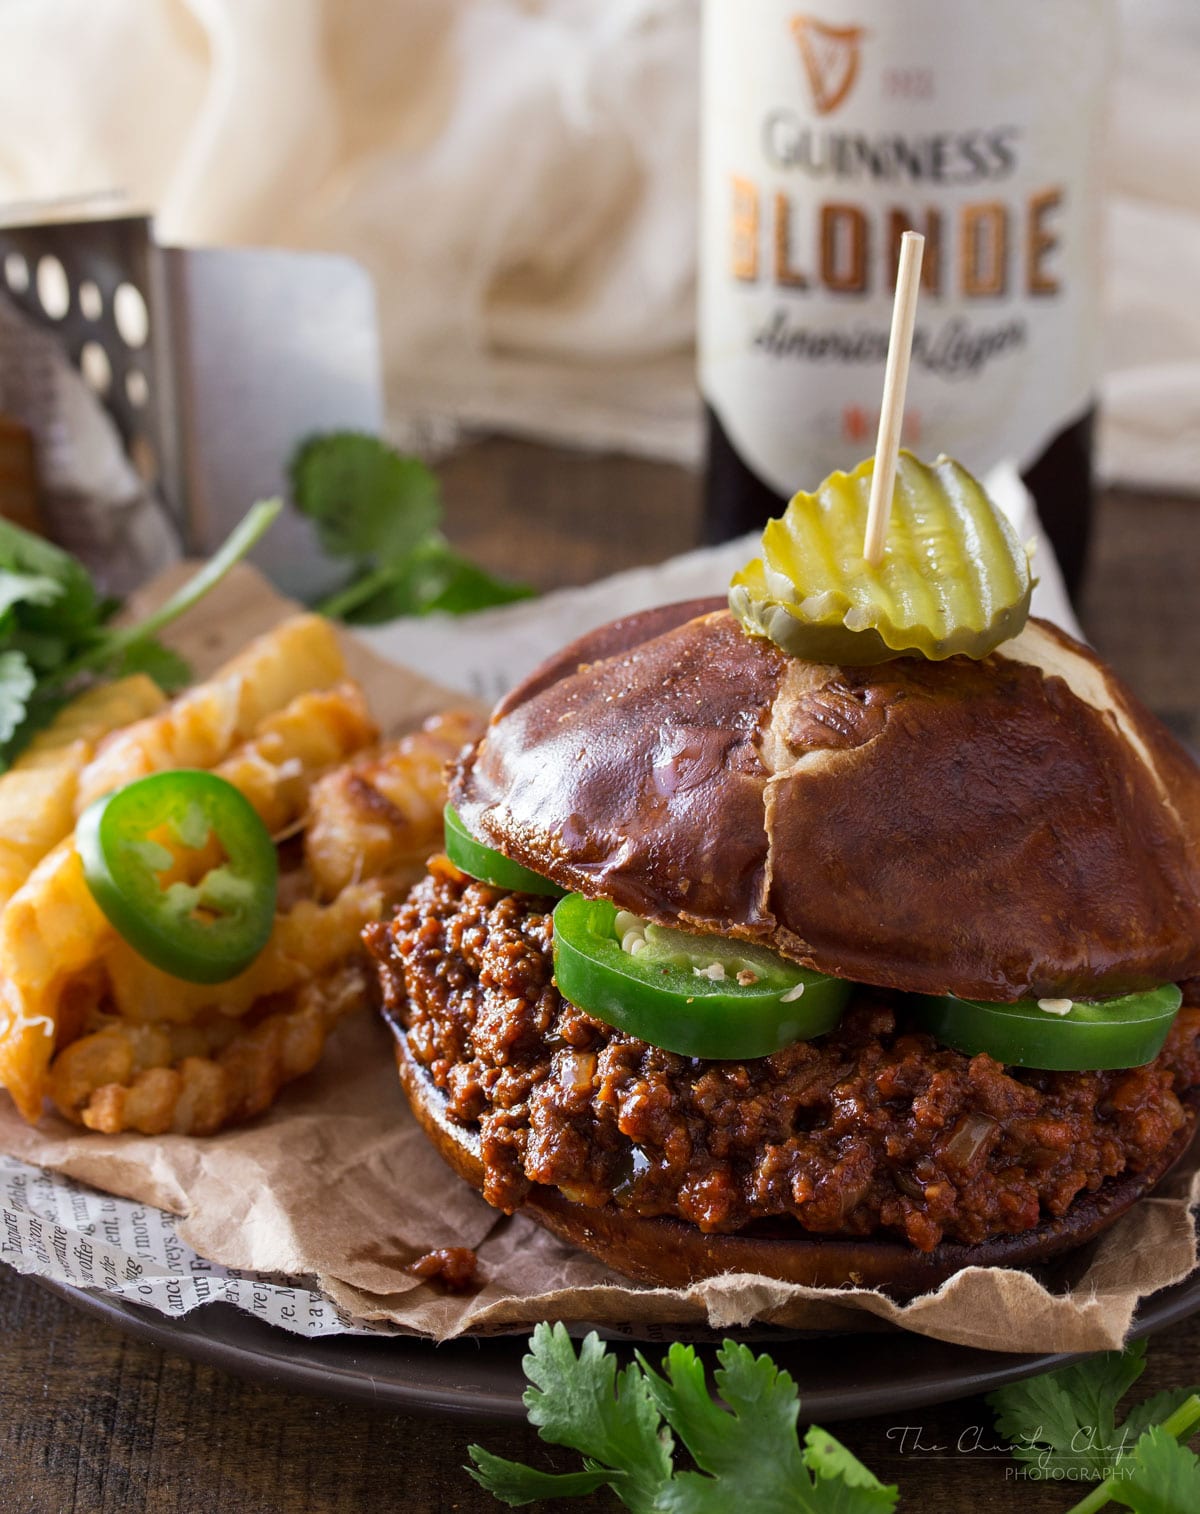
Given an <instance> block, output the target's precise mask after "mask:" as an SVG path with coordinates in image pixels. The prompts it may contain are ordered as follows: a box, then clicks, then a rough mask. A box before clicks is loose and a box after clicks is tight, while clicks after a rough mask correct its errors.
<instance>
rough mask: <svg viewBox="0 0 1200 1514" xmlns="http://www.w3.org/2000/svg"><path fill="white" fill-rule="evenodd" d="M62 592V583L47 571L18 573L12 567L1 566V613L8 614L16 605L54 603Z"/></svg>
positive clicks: (60, 596)
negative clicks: (46, 572)
mask: <svg viewBox="0 0 1200 1514" xmlns="http://www.w3.org/2000/svg"><path fill="white" fill-rule="evenodd" d="M62 594H63V586H62V584H61V583H59V581H58V580H57V579H56V578H50V577H48V575H46V574H45V573H17V572H14V571H13V569H11V568H0V615H6V614H7V613H8V611H9V610H11V609H12V608H13V606H14V605H19V604H27V605H49V604H53V603H54V601H55V600H56V599H61V598H62Z"/></svg>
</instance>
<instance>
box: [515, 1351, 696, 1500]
mask: <svg viewBox="0 0 1200 1514" xmlns="http://www.w3.org/2000/svg"><path fill="white" fill-rule="evenodd" d="M522 1366H523V1367H524V1369H525V1376H526V1377H527V1378H528V1379H529V1381H530V1384H531V1386H530V1387H529V1388H527V1389H526V1392H525V1408H526V1410H527V1411H528V1414H529V1422H530V1424H531V1425H535V1426H536V1427H537V1430H538V1434H539V1435H540V1436H541V1437H542V1439H543V1440H547V1441H549V1442H550V1443H551V1445H556V1446H569V1447H570V1448H571V1449H572V1450H574V1451H580V1452H582V1453H583V1454H584V1455H585V1456H586V1457H588V1459H589V1461H590V1462H592V1463H593V1464H601V1465H603V1466H606V1467H612V1468H615V1469H616V1470H618V1471H620V1472H622V1473H624V1474H625V1475H624V1477H623V1478H622V1479H621V1480H620V1483H619V1488H618V1496H619V1497H620V1499H621V1501H622V1503H624V1504H625V1505H626V1507H627V1508H629V1509H633V1510H636V1511H642V1510H647V1511H648V1510H652V1509H654V1508H655V1507H657V1505H656V1503H655V1499H656V1497H657V1495H658V1494H659V1492H660V1491H661V1490H662V1488H663V1486H664V1485H665V1484H666V1482H667V1481H668V1480H669V1479H670V1476H671V1452H672V1449H673V1442H672V1440H671V1436H670V1434H669V1433H668V1432H667V1431H665V1430H663V1429H661V1427H660V1425H659V1416H658V1412H657V1410H656V1409H655V1407H654V1400H653V1399H652V1398H651V1396H650V1390H649V1388H648V1386H647V1383H646V1378H645V1376H644V1374H643V1373H642V1371H641V1370H640V1369H639V1368H638V1367H636V1366H630V1367H626V1368H625V1369H624V1370H623V1371H618V1370H617V1359H616V1357H615V1356H613V1355H611V1354H610V1352H609V1351H608V1350H607V1348H606V1347H605V1346H604V1345H602V1344H601V1341H600V1337H599V1336H598V1335H597V1334H596V1333H595V1331H592V1333H591V1334H590V1335H586V1336H585V1337H584V1338H583V1340H582V1341H581V1342H580V1346H579V1355H578V1356H576V1355H575V1348H574V1346H573V1345H572V1343H571V1337H570V1336H569V1335H568V1334H567V1329H566V1326H565V1325H562V1324H558V1325H555V1326H554V1327H553V1328H551V1326H549V1325H546V1324H541V1325H538V1326H537V1328H536V1329H535V1330H534V1332H533V1338H532V1340H531V1342H530V1352H529V1355H528V1356H527V1357H526V1358H525V1360H524V1361H523V1363H522Z"/></svg>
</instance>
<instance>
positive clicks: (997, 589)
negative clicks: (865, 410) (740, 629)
mask: <svg viewBox="0 0 1200 1514" xmlns="http://www.w3.org/2000/svg"><path fill="white" fill-rule="evenodd" d="M874 468H875V460H874V459H873V458H868V459H867V460H866V461H865V462H861V463H859V465H858V467H857V468H855V469H854V471H853V473H833V474H831V475H830V476H829V477H828V478H827V479H826V480H825V482H824V483H823V484H822V485H821V486H820V488H819V489H818V490H817V492H816V493H815V494H803V493H801V494H797V495H796V496H795V497H794V498H793V499H792V501H791V503H790V504H789V505H788V507H787V509H786V510H785V511H784V512H783V515H782V516H781V517H780V518H779V519H778V520H772V521H769V522H768V524H767V527H766V530H765V531H764V532H763V547H762V556H761V557H756V558H754V560H753V561H752V562H749V563H747V564H746V566H745V567H744V568H743V569H742V570H741V571H740V572H739V573H736V574H735V575H734V578H733V581H732V583H731V584H730V588H729V607H730V609H731V610H732V611H733V613H734V614H735V615H736V616H737V618H738V619H739V620H740V621H741V623H742V625H743V626H744V627H745V629H746V630H747V631H749V632H750V633H751V634H752V635H757V636H768V637H770V639H771V640H772V641H774V642H776V643H777V644H778V645H779V646H780V647H782V648H783V650H784V651H785V652H789V653H791V654H792V656H794V657H802V658H804V659H805V660H807V661H809V662H828V663H842V664H846V665H861V664H866V663H875V662H888V661H890V660H891V659H892V658H893V657H905V656H911V655H914V654H915V655H917V656H921V657H927V658H930V659H931V660H934V661H938V660H940V659H942V658H944V657H954V656H955V655H957V654H960V653H961V654H962V655H964V656H967V657H975V658H980V657H986V656H987V654H988V653H989V652H990V651H992V650H993V648H995V647H997V646H999V644H1000V643H1001V642H1002V641H1007V640H1008V639H1009V637H1011V636H1015V635H1016V634H1017V632H1018V631H1020V629H1021V627H1022V626H1023V625H1024V624H1025V621H1026V619H1027V618H1028V616H1029V601H1030V597H1031V595H1032V593H1033V579H1032V577H1031V575H1030V572H1029V558H1028V554H1027V553H1026V551H1025V548H1024V547H1023V546H1022V545H1021V543H1020V541H1019V540H1018V538H1017V534H1016V532H1015V531H1014V530H1013V528H1012V526H1011V525H1010V524H1009V522H1008V520H1007V519H1006V518H1005V517H1004V516H1003V515H1002V514H1001V513H1000V512H999V510H997V509H996V507H995V506H994V505H993V504H992V502H991V501H990V500H989V499H988V497H987V495H986V494H985V493H984V492H983V489H982V488H981V487H980V486H979V484H978V483H977V482H976V481H975V479H973V478H972V477H971V475H970V474H969V473H968V472H967V471H966V469H965V468H962V467H960V466H959V464H958V463H956V462H954V460H953V459H952V458H948V457H939V458H938V460H937V461H936V462H935V463H934V464H933V466H932V467H929V466H928V465H926V464H925V463H923V462H921V461H920V460H919V459H918V458H916V457H914V456H913V455H912V453H911V452H901V454H900V461H899V465H898V467H897V469H896V484H895V492H894V495H893V498H892V513H891V518H890V520H889V522H888V531H887V540H886V542H885V544H884V552H883V560H882V561H881V562H880V564H879V565H878V567H872V566H871V565H870V564H869V563H868V562H867V561H866V559H865V558H864V557H863V535H864V533H865V531H866V525H867V504H868V501H869V499H870V494H871V475H872V473H873V472H874Z"/></svg>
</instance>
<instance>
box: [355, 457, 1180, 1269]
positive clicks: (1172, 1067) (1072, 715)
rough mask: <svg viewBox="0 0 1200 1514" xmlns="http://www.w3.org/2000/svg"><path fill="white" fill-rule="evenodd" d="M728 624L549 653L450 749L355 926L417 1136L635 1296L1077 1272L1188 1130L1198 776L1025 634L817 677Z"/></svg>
mask: <svg viewBox="0 0 1200 1514" xmlns="http://www.w3.org/2000/svg"><path fill="white" fill-rule="evenodd" d="M839 477H843V478H844V477H845V476H839ZM851 478H852V479H853V476H851ZM833 482H836V479H835V480H834V481H833ZM909 482H911V483H912V484H913V487H914V488H925V487H926V481H924V480H922V479H917V478H916V475H915V474H914V475H913V478H912V479H910V480H909ZM805 498H808V499H813V498H815V496H807V497H805ZM978 508H982V507H981V506H978V505H973V506H972V509H978ZM904 520H905V517H903V516H902V518H901V521H900V526H901V528H903V527H904ZM772 571H773V570H772V569H771V566H770V563H768V564H767V567H766V572H765V573H763V572H762V571H759V572H758V573H757V577H756V576H755V575H754V574H751V575H750V581H751V582H752V583H754V584H757V585H759V586H761V585H762V584H767V585H768V586H770V585H771V584H772V583H774V582H775V580H774V579H773V578H772V576H771V574H772ZM736 582H737V581H736V580H735V585H736ZM753 592H755V593H759V589H758V588H755V589H754V591H753ZM1014 593H1015V594H1016V595H1017V596H1018V597H1019V596H1020V595H1021V594H1027V590H1026V589H1025V588H1023V587H1022V586H1021V585H1020V584H1017V585H1016V588H1015V590H1014ZM809 602H815V601H814V596H813V595H811V594H810V595H806V596H805V595H801V596H799V597H798V598H797V599H796V600H795V604H796V605H800V606H801V608H803V604H804V603H809ZM829 603H830V601H829V600H828V599H827V598H826V599H821V600H820V603H819V605H818V610H819V611H820V612H821V613H823V614H824V613H825V612H826V611H827V610H828V606H829ZM734 604H735V608H738V609H739V614H737V615H735V614H734V613H732V612H731V610H730V608H728V607H727V606H726V604H725V603H724V602H723V601H720V600H711V601H693V602H689V603H687V604H681V605H673V606H667V607H664V608H662V609H658V610H654V611H650V612H647V613H645V614H641V615H635V616H632V617H629V618H627V619H625V620H621V621H617V622H614V623H613V624H611V625H608V626H606V627H604V628H602V629H600V630H598V631H596V632H593V633H592V634H590V635H588V636H585V637H584V638H582V639H581V640H579V641H577V642H576V643H574V644H573V645H572V646H570V647H568V648H566V649H565V650H564V651H563V652H561V653H559V654H557V655H556V656H554V657H552V658H551V659H550V660H549V661H548V662H547V663H545V664H544V665H543V666H542V667H541V668H540V669H539V670H538V671H537V672H535V673H534V674H533V675H532V676H531V677H529V678H528V679H527V680H526V681H525V682H524V683H523V684H522V685H521V686H520V687H518V688H517V689H515V690H514V691H513V692H512V693H511V694H509V695H508V696H507V698H506V699H505V700H504V701H503V702H502V703H501V705H500V706H499V707H498V708H497V710H496V711H495V713H494V715H493V717H492V720H491V722H490V724H489V726H488V728H487V730H486V732H485V734H484V735H483V736H482V738H481V739H480V740H479V741H478V742H477V743H475V744H474V746H472V747H470V748H469V749H468V750H467V751H466V752H465V753H464V754H463V756H462V757H460V759H459V760H458V762H457V764H456V766H455V768H454V770H453V772H452V776H451V782H450V807H449V809H448V811H447V848H446V850H447V853H448V855H438V856H435V857H434V858H433V859H432V861H431V862H430V864H429V868H428V872H427V875H426V877H425V878H424V879H423V880H422V881H421V882H420V883H419V884H418V885H417V886H416V887H415V889H414V890H413V891H412V893H411V894H410V895H409V897H408V899H407V900H406V902H405V903H404V904H403V905H402V906H400V908H399V909H398V911H397V913H396V914H395V917H394V918H393V919H392V920H391V921H389V922H387V923H379V924H376V925H373V926H371V927H370V928H369V929H368V932H367V938H368V943H369V945H370V948H371V950H372V952H373V953H374V955H375V957H376V959H377V961H378V964H379V971H380V978H381V982H382V986H383V993H384V999H385V1013H386V1014H387V1016H388V1018H389V1020H390V1022H391V1025H392V1027H393V1029H394V1031H395V1041H396V1051H397V1059H398V1063H399V1068H400V1074H401V1079H402V1082H403V1084H404V1087H405V1089H406V1091H407V1094H408V1097H409V1099H410V1102H411V1103H412V1106H413V1108H414V1110H415V1111H416V1114H417V1116H418V1118H419V1119H420V1120H421V1121H422V1123H423V1125H424V1126H425V1128H426V1130H427V1131H428V1133H429V1134H430V1136H431V1137H432V1139H433V1140H434V1141H435V1143H436V1144H437V1146H438V1148H439V1149H440V1150H441V1152H442V1153H443V1155H444V1156H445V1157H446V1158H447V1159H448V1160H449V1162H450V1163H451V1165H452V1166H453V1167H454V1168H455V1169H456V1170H457V1171H458V1172H459V1173H460V1174H461V1175H462V1176H463V1177H464V1178H466V1179H467V1180H468V1181H469V1182H471V1183H473V1184H475V1185H476V1186H477V1187H478V1188H480V1190H481V1191H482V1193H483V1195H484V1197H485V1198H486V1199H487V1200H488V1201H489V1202H490V1203H492V1204H494V1205H496V1206H497V1207H499V1208H501V1209H503V1210H505V1211H508V1212H512V1211H515V1210H518V1209H520V1210H523V1211H525V1212H527V1213H529V1214H530V1215H532V1216H533V1217H534V1218H535V1219H537V1220H539V1221H540V1222H541V1223H543V1224H544V1225H546V1226H548V1227H549V1228H550V1229H551V1230H552V1231H554V1232H555V1233H556V1234H557V1235H559V1236H561V1237H563V1238H565V1239H567V1240H569V1241H572V1242H574V1243H576V1244H578V1245H580V1246H582V1247H585V1248H586V1249H588V1250H590V1251H592V1252H593V1253H594V1254H596V1255H597V1256H599V1257H601V1258H602V1259H603V1260H605V1261H607V1262H608V1263H610V1264H611V1265H612V1266H613V1267H614V1268H615V1269H616V1270H618V1271H620V1272H623V1273H626V1274H628V1275H630V1276H633V1277H636V1278H640V1279H644V1280H647V1281H650V1282H655V1283H660V1284H670V1285H680V1284H685V1283H687V1282H689V1281H692V1280H695V1279H697V1278H700V1277H705V1276H710V1275H712V1274H715V1273H719V1272H725V1271H737V1272H758V1273H763V1274H766V1275H769V1276H773V1277H779V1278H784V1279H788V1280H791V1281H796V1282H802V1283H809V1284H813V1283H815V1284H830V1285H837V1284H844V1283H850V1282H854V1283H865V1284H868V1285H879V1286H885V1287H889V1288H892V1289H894V1290H896V1291H898V1292H901V1293H904V1292H907V1293H913V1292H917V1291H920V1290H922V1289H924V1288H926V1287H928V1286H931V1285H934V1284H936V1283H937V1282H938V1281H940V1280H941V1279H942V1278H944V1277H945V1276H947V1275H948V1274H949V1273H950V1272H952V1271H954V1270H956V1269H957V1268H960V1267H962V1266H964V1265H968V1264H972V1263H980V1264H988V1263H1012V1264H1025V1263H1030V1262H1035V1261H1038V1260H1041V1259H1044V1258H1047V1257H1050V1256H1052V1255H1054V1254H1056V1253H1058V1252H1061V1251H1063V1250H1065V1249H1067V1248H1069V1247H1072V1246H1075V1245H1078V1244H1081V1243H1082V1242H1083V1241H1085V1240H1087V1239H1088V1238H1089V1237H1091V1236H1093V1235H1094V1234H1096V1233H1097V1232H1098V1231H1099V1230H1100V1229H1102V1228H1103V1227H1104V1226H1105V1225H1107V1224H1109V1223H1110V1222H1111V1221H1112V1220H1113V1219H1114V1218H1116V1216H1117V1215H1119V1214H1120V1213H1121V1212H1122V1211H1123V1210H1124V1209H1125V1208H1127V1207H1128V1206H1129V1205H1130V1204H1131V1203H1133V1202H1134V1201H1135V1200H1136V1199H1137V1198H1138V1197H1140V1196H1141V1195H1143V1194H1144V1193H1146V1192H1147V1191H1148V1190H1149V1189H1150V1188H1152V1187H1153V1185H1154V1184H1155V1182H1156V1181H1157V1180H1158V1179H1159V1178H1160V1177H1161V1176H1162V1174H1163V1173H1164V1172H1165V1171H1166V1170H1167V1168H1169V1167H1170V1166H1171V1164H1172V1163H1173V1162H1175V1161H1176V1160H1177V1159H1178V1158H1179V1156H1180V1155H1181V1153H1182V1152H1183V1151H1184V1149H1185V1148H1186V1146H1187V1144H1188V1142H1189V1140H1190V1138H1191V1135H1192V1132H1193V1127H1194V1124H1195V1113H1194V1108H1193V1097H1194V1094H1195V1091H1196V1090H1197V1088H1200V994H1196V993H1195V992H1194V991H1193V990H1194V989H1195V987H1196V985H1195V984H1193V985H1192V986H1191V989H1189V984H1188V980H1189V979H1193V978H1195V977H1196V976H1197V975H1200V772H1198V771H1197V769H1196V767H1195V765H1194V764H1193V763H1192V762H1191V760H1190V759H1189V757H1188V756H1187V754H1186V753H1185V752H1184V751H1183V750H1182V749H1181V748H1180V747H1179V746H1178V744H1177V743H1176V742H1175V741H1174V739H1173V738H1172V737H1171V735H1170V734H1169V733H1168V732H1167V731H1166V729H1165V728H1164V727H1163V726H1162V725H1160V724H1159V722H1158V721H1157V720H1155V719H1154V718H1153V717H1152V716H1151V715H1150V714H1149V713H1148V712H1147V711H1146V710H1144V709H1143V708H1142V707H1141V706H1140V705H1139V703H1138V702H1137V701H1136V699H1134V697H1133V696H1132V695H1131V694H1130V693H1129V692H1128V691H1127V690H1126V689H1125V688H1123V687H1122V685H1121V683H1120V682H1119V680H1118V679H1117V678H1116V676H1115V675H1114V674H1113V672H1112V671H1111V670H1110V669H1108V668H1107V667H1106V666H1105V665H1104V664H1103V663H1102V662H1101V661H1100V660H1099V658H1097V657H1096V656H1095V654H1094V653H1093V652H1091V651H1090V650H1089V649H1088V648H1087V647H1086V646H1084V645H1082V644H1080V643H1079V642H1076V641H1074V640H1073V639H1072V638H1071V637H1069V636H1067V635H1066V634H1065V633H1064V632H1062V631H1060V630H1058V629H1056V628H1055V627H1054V626H1052V625H1049V624H1047V623H1045V622H1042V621H1039V620H1033V619H1031V620H1028V621H1025V618H1024V609H1022V610H1021V611H1020V612H1019V613H1018V614H1017V615H1016V616H1015V617H1012V616H1009V617H1007V618H1006V617H1005V616H992V617H991V620H992V621H993V622H994V624H995V625H996V626H998V627H999V630H998V631H997V633H996V634H997V635H998V636H999V638H1000V639H998V640H994V641H993V642H991V643H989V644H988V645H986V646H985V645H983V644H981V643H979V642H977V641H976V642H972V641H970V639H969V637H966V636H965V633H961V628H960V630H959V631H955V633H954V637H955V641H954V650H952V651H949V652H947V653H946V655H941V656H939V655H938V648H937V647H936V646H933V647H932V650H931V649H930V648H926V649H925V650H924V651H922V652H914V651H912V650H911V649H909V648H907V647H901V648H899V649H896V648H893V647H892V646H891V645H890V640H889V639H892V636H893V631H894V629H895V628H894V626H890V625H884V626H883V630H882V632H880V633H879V634H882V635H883V636H884V638H885V640H889V645H888V646H887V647H885V648H884V649H883V654H884V655H887V656H888V657H889V660H886V661H880V660H877V659H878V656H879V654H880V648H879V647H878V646H876V647H875V658H876V660H870V661H862V662H856V661H854V660H853V657H852V655H851V657H848V658H844V659H843V660H841V661H839V662H837V663H834V662H830V661H821V660H813V659H809V658H805V657H803V656H800V655H795V643H796V639H797V637H799V636H800V633H799V632H796V631H795V627H794V626H792V627H790V628H789V630H788V634H787V636H785V637H782V638H779V637H776V638H774V639H773V638H772V636H771V635H770V634H766V635H764V634H761V633H762V630H763V628H764V626H766V624H767V621H768V620H769V616H765V615H761V614H760V615H757V616H754V615H749V614H747V613H746V607H745V603H744V601H743V603H742V604H741V605H740V606H739V604H738V600H737V595H736V594H735V595H734ZM1026 606H1027V598H1026ZM760 608H761V606H760ZM893 609H894V604H893ZM793 618H795V617H793ZM893 618H894V619H895V620H896V622H897V624H899V623H900V622H902V621H903V619H904V617H903V616H902V615H901V616H894V617H893ZM801 619H802V616H801ZM846 619H847V620H848V621H849V625H848V626H847V629H848V630H849V631H853V630H854V629H855V628H856V625H859V626H860V625H861V623H862V617H861V616H859V617H857V620H856V618H855V617H853V616H847V617H846ZM968 619H969V617H968ZM1021 622H1024V623H1023V624H1021ZM881 624H882V622H881V621H878V620H877V621H876V623H875V631H876V632H878V631H879V626H880V625H881ZM748 625H749V627H750V629H749V630H748V629H747V626H748ZM767 629H768V630H769V626H768V627H767ZM827 631H828V626H826V627H825V628H824V629H823V630H822V631H821V638H822V644H823V645H824V646H829V645H831V641H830V637H829V636H828V635H827V634H826V632H827ZM1014 632H1015V634H1013V633H1014ZM839 634H840V632H839ZM905 634H907V633H905ZM800 639H802V637H801V638H800ZM781 640H782V641H783V642H784V643H785V645H786V647H787V649H786V650H785V645H781V644H780V641H781ZM960 648H962V650H960ZM451 859H453V860H451ZM1181 985H1182V986H1181Z"/></svg>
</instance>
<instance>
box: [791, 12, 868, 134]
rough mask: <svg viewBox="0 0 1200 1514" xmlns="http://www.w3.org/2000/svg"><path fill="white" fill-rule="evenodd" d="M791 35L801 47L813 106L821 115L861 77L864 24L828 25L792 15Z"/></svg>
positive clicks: (844, 96)
mask: <svg viewBox="0 0 1200 1514" xmlns="http://www.w3.org/2000/svg"><path fill="white" fill-rule="evenodd" d="M791 26H792V35H793V36H794V37H795V39H796V41H797V43H798V44H799V47H800V60H801V62H802V63H803V64H804V72H805V73H806V74H807V75H808V87H809V90H810V91H811V93H812V100H813V107H814V108H815V110H816V112H817V114H818V115H819V116H827V115H828V114H829V112H830V111H831V110H836V109H837V108H838V106H839V105H840V104H841V103H842V101H843V100H844V99H845V98H846V96H847V95H848V94H849V93H850V91H851V90H852V89H853V87H854V81H855V79H857V78H858V63H859V46H858V45H859V43H860V42H861V41H862V39H863V37H864V36H865V35H866V29H865V28H864V27H861V26H826V25H825V23H824V22H823V21H816V20H814V19H813V17H812V16H793V17H792V22H791Z"/></svg>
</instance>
